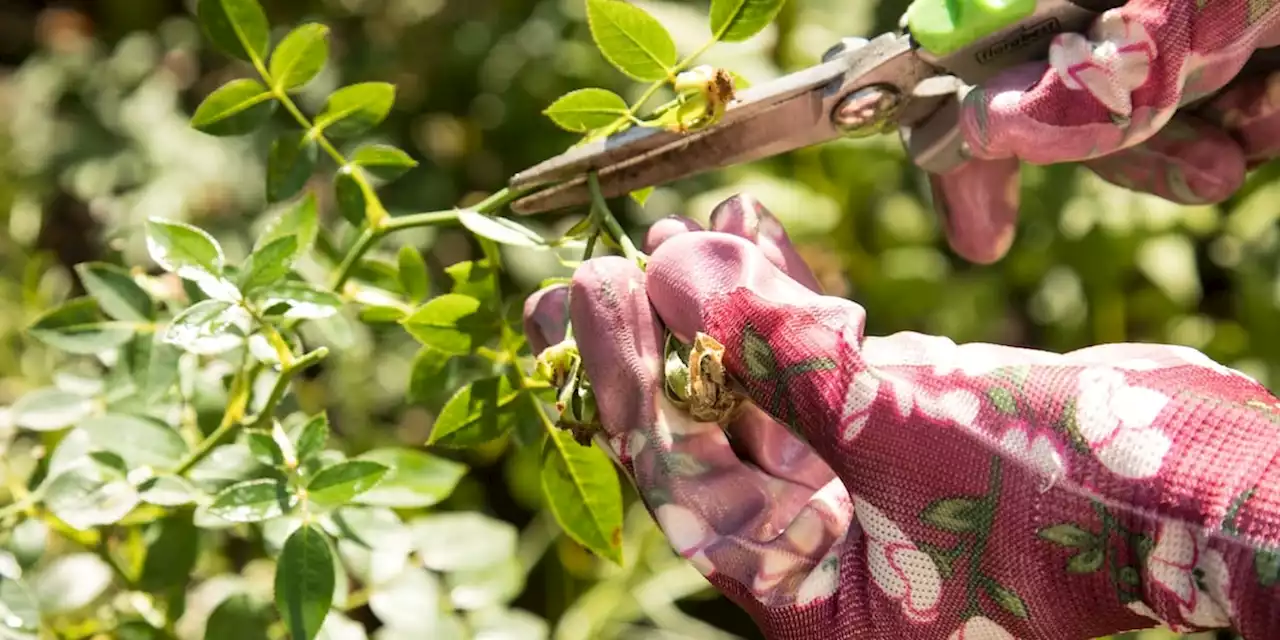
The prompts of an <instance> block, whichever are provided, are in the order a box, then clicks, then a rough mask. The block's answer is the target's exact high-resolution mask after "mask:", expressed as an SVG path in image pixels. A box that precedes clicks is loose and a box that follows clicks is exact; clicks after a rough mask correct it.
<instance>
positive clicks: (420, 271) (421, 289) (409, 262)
mask: <svg viewBox="0 0 1280 640" xmlns="http://www.w3.org/2000/svg"><path fill="white" fill-rule="evenodd" d="M397 263H398V265H399V269H398V270H397V275H398V276H399V279H400V286H401V287H403V288H404V292H405V295H407V296H409V301H410V302H413V303H417V302H419V301H421V300H422V299H423V298H425V297H427V292H428V288H429V287H430V286H431V281H430V277H429V276H428V275H427V263H426V261H425V260H423V259H422V254H421V253H418V250H417V249H415V248H413V247H411V246H409V245H405V246H403V247H400V254H399V255H398V256H397Z"/></svg>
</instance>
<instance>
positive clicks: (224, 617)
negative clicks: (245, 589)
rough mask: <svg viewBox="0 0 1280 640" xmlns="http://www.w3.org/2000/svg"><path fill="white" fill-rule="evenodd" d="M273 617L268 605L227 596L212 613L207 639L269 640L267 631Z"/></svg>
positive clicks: (253, 600)
mask: <svg viewBox="0 0 1280 640" xmlns="http://www.w3.org/2000/svg"><path fill="white" fill-rule="evenodd" d="M273 617H274V616H272V615H271V610H270V609H268V608H267V606H266V605H265V604H264V603H262V602H259V601H258V600H255V599H254V598H253V597H252V596H249V595H248V594H244V593H237V594H233V595H231V596H228V597H227V598H226V599H224V600H223V601H222V602H221V603H219V604H218V606H217V607H216V608H214V610H213V613H211V614H209V621H208V622H206V623H205V628H204V640H269V639H270V637H271V636H270V635H269V634H268V633H267V629H269V628H270V627H271V621H272V618H273Z"/></svg>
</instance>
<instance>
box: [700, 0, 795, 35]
mask: <svg viewBox="0 0 1280 640" xmlns="http://www.w3.org/2000/svg"><path fill="white" fill-rule="evenodd" d="M784 4H786V0H711V33H712V34H713V35H714V36H715V38H716V39H717V40H723V41H725V42H741V41H743V40H746V39H748V38H750V37H751V36H754V35H756V34H757V33H760V32H761V31H763V30H764V28H765V27H767V26H769V23H770V22H773V19H774V18H776V17H777V16H778V12H779V11H781V10H782V5H784Z"/></svg>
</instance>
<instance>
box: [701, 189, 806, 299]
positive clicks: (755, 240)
mask: <svg viewBox="0 0 1280 640" xmlns="http://www.w3.org/2000/svg"><path fill="white" fill-rule="evenodd" d="M711 230H712V231H720V232H723V233H731V234H733V235H735V236H738V237H740V238H745V239H746V240H748V241H750V242H751V243H752V244H754V245H756V246H757V247H759V248H760V251H762V252H763V253H764V255H765V257H766V258H768V259H769V262H772V263H773V264H774V265H776V266H777V267H778V268H779V269H781V270H782V271H783V273H786V274H787V275H789V276H791V277H792V278H794V279H795V280H796V281H797V282H799V283H800V284H803V285H804V286H806V287H808V288H809V289H811V290H813V291H818V292H821V291H822V285H820V284H818V278H817V277H816V276H814V275H813V270H811V269H810V268H809V265H808V264H806V263H805V261H804V258H802V257H800V253H799V252H797V251H796V248H795V245H793V244H792V243H791V237H790V236H788V235H787V230H786V229H784V228H783V226H782V222H781V221H779V220H778V218H777V217H776V216H774V215H773V213H772V212H771V211H769V210H768V209H766V208H765V206H764V204H762V203H761V202H760V201H759V200H757V199H756V198H755V196H752V195H750V194H746V193H740V194H737V195H735V196H732V197H730V198H727V199H726V200H725V201H724V202H721V203H720V204H718V205H716V208H715V209H714V210H713V211H712V212H711Z"/></svg>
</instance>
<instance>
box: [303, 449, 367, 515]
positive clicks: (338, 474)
mask: <svg viewBox="0 0 1280 640" xmlns="http://www.w3.org/2000/svg"><path fill="white" fill-rule="evenodd" d="M386 473H387V467H386V466H384V465H382V464H379V463H377V462H373V461H370V460H349V461H347V462H340V463H338V464H335V465H333V466H331V467H326V468H324V469H321V470H320V472H319V473H317V474H316V475H315V476H313V477H312V478H311V481H310V482H308V483H307V500H308V502H310V503H311V504H312V505H315V506H316V507H319V508H321V509H333V508H335V507H340V506H342V505H344V504H346V503H348V502H350V501H351V500H352V499H353V498H355V497H356V496H358V495H360V494H362V493H364V492H365V491H368V490H369V489H372V488H373V487H374V486H376V485H377V484H378V481H379V480H381V479H382V476H383V475H385V474H386Z"/></svg>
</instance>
